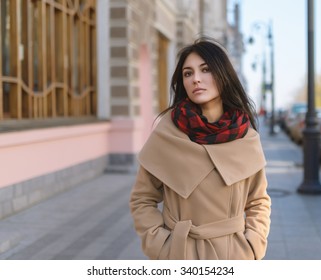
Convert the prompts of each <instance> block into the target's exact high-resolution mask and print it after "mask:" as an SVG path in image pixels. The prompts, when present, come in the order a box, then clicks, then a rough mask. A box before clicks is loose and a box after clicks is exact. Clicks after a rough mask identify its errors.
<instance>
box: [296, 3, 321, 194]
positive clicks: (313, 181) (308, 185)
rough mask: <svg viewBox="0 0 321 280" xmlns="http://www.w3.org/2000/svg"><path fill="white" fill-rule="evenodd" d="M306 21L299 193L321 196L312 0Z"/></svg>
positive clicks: (308, 6)
mask: <svg viewBox="0 0 321 280" xmlns="http://www.w3.org/2000/svg"><path fill="white" fill-rule="evenodd" d="M307 20H308V30H307V31H308V111H307V114H306V117H305V123H306V126H305V129H304V130H303V144H304V147H303V151H304V180H303V183H302V184H301V185H300V187H299V188H298V192H299V193H303V194H321V185H320V182H319V149H320V131H319V127H318V121H317V118H316V113H315V100H314V98H315V97H314V0H307Z"/></svg>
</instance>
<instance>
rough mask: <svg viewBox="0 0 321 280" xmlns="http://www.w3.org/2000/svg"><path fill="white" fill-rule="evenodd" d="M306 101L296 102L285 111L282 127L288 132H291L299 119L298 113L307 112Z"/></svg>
mask: <svg viewBox="0 0 321 280" xmlns="http://www.w3.org/2000/svg"><path fill="white" fill-rule="evenodd" d="M306 112H307V104H306V103H294V104H293V105H292V106H291V107H290V108H289V109H288V110H286V112H285V113H283V121H282V128H283V129H284V131H285V132H286V133H287V134H290V130H291V128H292V126H293V125H294V123H295V121H297V114H299V113H306Z"/></svg>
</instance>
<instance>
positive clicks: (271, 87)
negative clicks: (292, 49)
mask: <svg viewBox="0 0 321 280" xmlns="http://www.w3.org/2000/svg"><path fill="white" fill-rule="evenodd" d="M268 39H269V45H270V52H271V55H270V58H271V81H270V91H271V120H270V135H274V134H275V130H274V126H275V115H274V114H275V110H274V109H275V101H274V99H275V98H274V43H273V35H272V22H270V23H269V34H268Z"/></svg>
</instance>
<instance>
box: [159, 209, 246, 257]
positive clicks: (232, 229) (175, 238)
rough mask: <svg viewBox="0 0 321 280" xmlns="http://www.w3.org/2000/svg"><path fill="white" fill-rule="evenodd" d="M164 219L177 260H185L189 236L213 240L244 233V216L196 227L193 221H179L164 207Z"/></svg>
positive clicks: (172, 250) (173, 254) (173, 253)
mask: <svg viewBox="0 0 321 280" xmlns="http://www.w3.org/2000/svg"><path fill="white" fill-rule="evenodd" d="M163 217H164V222H165V225H166V226H167V227H168V228H170V229H171V230H172V242H171V252H172V253H171V255H172V257H173V258H175V259H185V257H186V244H187V236H189V237H191V238H193V239H197V240H204V239H212V238H217V237H220V236H224V235H229V234H233V233H236V232H240V231H244V224H245V222H244V216H243V215H239V216H235V217H232V218H228V219H224V220H220V221H216V222H213V223H208V224H203V225H200V226H195V225H193V224H192V221H191V220H185V221H178V220H177V219H175V218H174V217H173V215H172V214H171V213H170V211H169V210H168V208H167V207H164V210H163Z"/></svg>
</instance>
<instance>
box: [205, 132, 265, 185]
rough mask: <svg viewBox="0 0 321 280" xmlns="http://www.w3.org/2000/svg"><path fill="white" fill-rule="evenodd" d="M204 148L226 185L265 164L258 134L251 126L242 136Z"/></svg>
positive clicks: (244, 177) (248, 174)
mask: <svg viewBox="0 0 321 280" xmlns="http://www.w3.org/2000/svg"><path fill="white" fill-rule="evenodd" d="M204 148H205V149H206V150H207V152H208V154H209V156H210V158H211V160H212V162H213V163H214V165H215V166H216V168H217V170H218V172H219V173H220V174H221V176H222V178H223V180H224V182H225V184H226V185H228V186H229V185H232V184H234V183H236V182H238V181H241V180H244V179H246V178H248V177H250V176H252V175H254V174H255V173H256V172H258V171H259V170H261V169H262V168H263V167H264V166H265V164H266V161H265V157H264V153H263V150H262V146H261V142H260V136H259V134H258V133H257V132H256V131H255V130H254V129H252V128H250V129H249V131H248V133H247V134H246V135H245V137H244V138H241V139H237V140H234V141H231V142H227V143H222V144H215V145H204Z"/></svg>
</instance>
